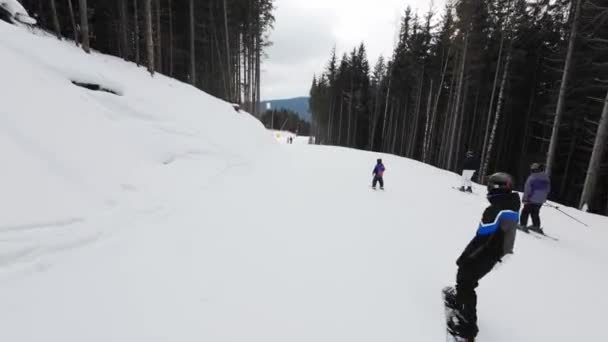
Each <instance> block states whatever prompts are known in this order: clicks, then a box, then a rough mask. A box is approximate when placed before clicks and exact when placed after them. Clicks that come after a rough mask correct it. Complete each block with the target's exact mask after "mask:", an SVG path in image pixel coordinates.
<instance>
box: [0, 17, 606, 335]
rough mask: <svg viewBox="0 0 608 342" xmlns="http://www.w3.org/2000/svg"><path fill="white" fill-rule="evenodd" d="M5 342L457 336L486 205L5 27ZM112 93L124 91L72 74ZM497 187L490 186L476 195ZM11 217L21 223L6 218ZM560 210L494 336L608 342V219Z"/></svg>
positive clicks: (492, 328) (1, 274)
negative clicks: (452, 286) (459, 281)
mask: <svg viewBox="0 0 608 342" xmlns="http://www.w3.org/2000/svg"><path fill="white" fill-rule="evenodd" d="M0 75H3V76H4V75H11V77H9V78H6V77H2V78H1V79H0V93H2V95H3V96H2V105H1V106H0V155H2V156H3V160H4V162H3V167H2V177H0V189H2V191H1V192H0V205H1V207H2V208H5V210H3V211H2V212H0V322H2V323H0V340H1V341H17V342H22V341H27V342H30V341H31V342H37V341H74V342H75V341H99V342H102V341H103V342H107V341H129V342H132V341H142V342H143V341H146V342H149V341H214V342H229V341H230V342H233V341H260V342H261V341H264V342H284V341H293V342H298V341H302V342H304V341H306V342H309V341H327V342H329V341H349V342H351V341H353V342H359V341H360V342H364V341H365V342H367V341H438V340H443V339H444V338H445V337H444V336H445V334H444V327H443V309H442V304H441V299H440V295H439V291H440V289H441V288H442V287H443V286H444V285H446V284H449V283H451V282H453V278H454V275H455V270H456V269H455V267H456V266H455V259H456V257H457V256H458V254H459V253H460V252H461V249H462V248H463V247H464V245H465V244H466V243H467V242H468V240H469V239H470V238H471V237H472V235H473V234H474V231H475V229H476V225H477V222H478V219H479V216H480V213H481V210H482V209H483V207H484V206H485V199H484V198H483V195H477V196H476V195H467V194H463V193H460V192H457V191H454V190H452V189H451V186H453V185H454V184H455V183H456V182H457V181H458V177H457V176H456V175H454V174H451V173H448V172H445V171H442V170H439V169H435V168H433V167H429V166H427V165H424V164H421V163H418V162H415V161H411V160H408V159H404V158H399V157H395V156H390V155H381V157H382V158H383V159H384V162H385V165H386V166H387V172H386V175H385V178H386V186H387V190H386V191H385V192H379V191H378V192H374V191H372V190H370V189H369V186H368V185H369V182H370V181H371V169H372V167H373V164H374V161H375V159H376V158H377V157H378V155H377V154H374V153H367V152H361V151H355V150H350V149H345V148H337V147H319V146H311V145H304V144H301V145H299V144H294V145H289V146H285V145H279V144H277V143H276V141H275V140H274V138H273V136H272V134H271V133H270V132H268V131H266V130H264V129H263V127H262V125H261V124H259V123H258V122H256V121H255V120H254V119H252V118H251V117H249V116H248V115H247V114H245V113H236V112H235V111H234V110H233V109H232V107H231V106H230V105H229V104H227V103H224V102H222V101H219V100H217V99H215V98H212V97H210V96H208V95H206V94H204V93H201V92H200V91H198V90H196V89H194V88H192V87H189V86H187V85H185V84H182V83H180V82H177V81H175V80H171V79H169V78H165V77H163V76H160V75H157V76H156V77H155V78H154V79H151V78H150V77H149V75H148V74H146V72H145V70H144V69H141V68H139V69H138V68H136V67H135V66H134V65H132V64H130V63H125V62H123V61H121V60H119V59H117V58H113V57H108V56H103V55H99V54H93V55H91V56H87V55H85V54H84V53H82V52H81V51H80V50H78V49H76V48H74V47H72V46H70V45H69V44H68V43H63V42H58V41H57V40H56V39H52V38H45V37H39V36H34V35H31V34H29V33H26V32H24V31H21V30H20V29H17V28H14V27H11V26H8V25H4V24H2V23H0ZM74 78H78V79H79V80H88V81H90V82H93V81H94V82H99V83H103V84H105V85H107V86H108V87H112V88H113V89H116V90H119V92H120V93H121V94H122V96H116V95H111V94H107V93H100V92H92V91H89V90H85V89H82V88H78V87H75V86H73V85H72V84H71V82H70V79H74ZM475 190H476V191H477V192H478V193H480V194H481V193H483V189H482V188H479V187H478V188H476V189H475ZM6 208H8V209H6ZM565 210H567V211H568V213H570V214H572V215H575V216H576V217H578V218H580V219H581V220H584V221H585V222H586V223H588V224H589V225H590V226H591V227H590V228H584V227H582V226H580V225H579V224H577V223H576V222H574V221H571V220H570V219H568V218H567V217H565V216H564V215H562V214H560V213H559V212H557V211H556V210H554V209H549V208H545V209H543V212H542V216H543V219H544V222H545V226H546V230H547V232H549V233H550V234H552V235H554V236H556V237H558V238H559V241H558V242H555V241H550V240H540V239H537V238H534V237H533V236H528V235H522V234H519V236H518V238H517V242H516V251H515V253H516V254H515V255H514V256H513V258H512V259H511V260H510V261H509V262H508V263H506V264H505V265H501V267H500V268H499V269H497V270H495V271H494V272H492V273H491V274H490V275H489V276H487V278H485V279H483V280H482V282H481V285H480V288H479V291H478V294H479V316H480V322H479V323H480V329H481V332H480V335H479V341H482V342H483V341H492V342H507V341H509V342H512V341H530V342H532V341H535V342H536V341H552V342H556V341H573V340H574V341H578V340H588V341H602V340H603V339H604V336H605V333H604V331H603V330H604V329H603V324H604V317H605V308H606V307H607V306H608V299H607V297H606V295H605V289H606V288H607V286H608V275H606V273H605V272H604V269H605V268H606V264H607V261H608V250H607V249H606V248H605V245H606V242H607V241H608V230H607V229H608V220H607V219H606V218H604V217H599V216H594V215H590V214H586V213H581V212H578V211H576V210H572V209H565Z"/></svg>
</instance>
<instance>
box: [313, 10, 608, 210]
mask: <svg viewBox="0 0 608 342" xmlns="http://www.w3.org/2000/svg"><path fill="white" fill-rule="evenodd" d="M607 57H608V0H535V1H526V0H460V1H456V2H449V3H448V4H447V5H446V7H445V8H444V9H443V10H442V13H441V14H437V13H434V12H433V11H432V10H431V11H429V12H428V13H424V14H423V15H419V14H416V13H413V12H412V11H411V10H410V9H407V10H406V11H405V13H404V15H403V17H402V22H401V29H400V34H399V39H398V42H397V44H396V46H395V48H394V52H393V55H392V56H391V57H390V58H388V59H386V60H385V59H384V58H382V57H381V58H379V60H378V61H377V62H376V63H375V65H374V66H373V67H370V65H369V62H368V60H367V57H366V51H365V46H364V44H361V46H359V47H357V48H355V49H353V50H352V52H350V53H349V54H344V55H342V56H341V57H338V56H336V53H335V51H334V52H333V53H332V56H331V58H330V60H329V63H328V64H327V67H326V68H325V70H323V72H322V73H321V74H320V76H317V77H315V79H314V80H313V84H312V87H311V90H310V93H311V99H310V107H311V111H312V113H313V134H314V135H316V136H317V142H319V143H323V144H334V145H342V146H349V147H355V148H362V149H368V150H374V151H382V152H389V153H395V154H398V155H401V156H406V157H409V158H414V159H417V160H420V161H423V162H425V163H429V164H432V165H436V166H438V167H441V168H444V169H447V170H458V169H459V167H460V165H459V164H460V163H461V161H462V159H463V158H462V157H463V156H464V154H465V151H467V150H472V151H474V152H475V153H476V154H477V155H478V156H480V158H481V160H482V162H481V166H480V170H479V173H478V174H479V175H480V176H479V177H478V178H479V179H480V180H481V181H483V180H484V178H485V177H486V176H487V175H488V174H491V173H492V172H494V171H496V170H503V171H508V172H510V173H512V174H513V175H515V176H516V178H517V179H518V183H519V185H520V186H521V184H522V183H523V181H524V180H525V177H526V176H527V175H528V172H529V165H530V164H531V163H533V162H544V163H546V164H547V168H548V170H547V171H548V172H549V173H550V174H551V176H552V182H553V191H552V197H553V199H556V200H560V201H563V202H565V203H567V204H570V205H573V206H579V207H588V208H589V210H590V211H592V212H596V213H606V214H608V158H607V157H608V156H607V154H608V152H607V151H606V150H608V148H606V147H607V145H608V58H607Z"/></svg>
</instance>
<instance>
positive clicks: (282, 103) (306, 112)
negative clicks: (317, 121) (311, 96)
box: [261, 96, 311, 122]
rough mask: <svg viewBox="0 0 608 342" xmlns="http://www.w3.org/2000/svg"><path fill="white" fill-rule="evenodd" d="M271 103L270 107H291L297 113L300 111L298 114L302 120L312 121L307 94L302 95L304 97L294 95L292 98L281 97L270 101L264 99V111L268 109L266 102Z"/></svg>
mask: <svg viewBox="0 0 608 342" xmlns="http://www.w3.org/2000/svg"><path fill="white" fill-rule="evenodd" d="M267 103H270V108H271V109H281V108H284V109H289V110H291V111H294V112H296V113H298V115H299V116H300V118H302V120H305V121H308V122H310V121H311V114H310V109H309V108H308V97H307V96H302V97H294V98H291V99H280V100H269V101H262V104H261V105H262V111H265V110H266V108H267V107H266V104H267Z"/></svg>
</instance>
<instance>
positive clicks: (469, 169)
mask: <svg viewBox="0 0 608 342" xmlns="http://www.w3.org/2000/svg"><path fill="white" fill-rule="evenodd" d="M478 168H479V160H477V158H476V157H475V153H473V151H467V153H466V155H465V159H464V165H463V167H462V186H461V187H460V188H459V189H458V190H460V191H463V192H464V191H466V192H473V183H472V182H471V179H472V178H473V175H475V171H476V170H477V169H478Z"/></svg>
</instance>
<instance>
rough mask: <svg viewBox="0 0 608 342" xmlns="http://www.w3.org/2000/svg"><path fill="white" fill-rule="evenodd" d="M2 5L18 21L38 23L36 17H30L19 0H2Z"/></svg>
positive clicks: (0, 5)
mask: <svg viewBox="0 0 608 342" xmlns="http://www.w3.org/2000/svg"><path fill="white" fill-rule="evenodd" d="M0 7H2V8H3V9H4V10H6V11H8V13H9V14H10V15H12V17H13V19H14V20H16V21H18V22H21V23H24V24H30V25H35V24H36V19H34V18H32V17H30V15H29V14H28V13H27V11H26V10H25V8H23V6H22V5H21V4H20V3H19V1H17V0H0Z"/></svg>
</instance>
